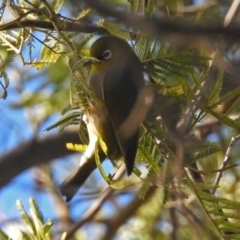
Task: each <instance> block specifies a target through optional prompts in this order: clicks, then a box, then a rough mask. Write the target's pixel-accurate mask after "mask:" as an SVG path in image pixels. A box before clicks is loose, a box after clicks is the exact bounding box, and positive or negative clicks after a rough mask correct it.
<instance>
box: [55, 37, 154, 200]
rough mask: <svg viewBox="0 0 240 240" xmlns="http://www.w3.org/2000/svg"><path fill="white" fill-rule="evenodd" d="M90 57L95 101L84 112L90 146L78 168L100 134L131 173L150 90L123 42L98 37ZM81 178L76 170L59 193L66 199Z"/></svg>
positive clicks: (111, 156) (91, 152)
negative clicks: (92, 59) (91, 59)
mask: <svg viewBox="0 0 240 240" xmlns="http://www.w3.org/2000/svg"><path fill="white" fill-rule="evenodd" d="M90 56H91V57H92V58H94V59H95V61H92V62H91V63H90V65H91V72H90V75H89V78H88V86H89V88H90V90H91V92H92V93H93V95H94V97H95V99H96V101H95V103H94V102H93V103H90V104H89V108H88V109H87V110H86V111H85V122H86V125H87V129H88V134H89V145H88V148H87V150H86V151H85V153H84V154H83V156H82V158H81V163H80V168H81V165H82V166H83V165H85V163H86V161H88V159H90V158H92V156H94V151H95V147H96V142H97V141H98V139H99V137H101V139H102V140H103V141H104V143H105V145H106V147H107V151H106V155H107V157H108V158H109V159H111V160H117V159H119V158H121V157H123V159H124V163H125V165H126V169H127V174H128V175H130V174H131V173H132V171H133V168H134V160H135V156H136V151H137V147H138V134H139V127H140V124H141V123H142V121H143V120H144V118H145V115H146V113H147V111H148V109H149V107H150V105H151V103H152V98H153V96H152V92H151V91H150V90H149V88H147V87H146V86H145V82H144V75H143V74H144V71H143V66H142V64H141V62H140V60H139V59H138V57H137V56H136V54H135V53H134V51H133V50H132V48H131V47H130V45H129V44H128V43H127V42H126V41H124V40H122V39H120V38H118V37H114V36H110V35H107V36H103V37H100V38H99V39H97V40H96V41H95V42H94V43H93V45H92V46H91V49H90ZM101 154H102V153H101ZM102 155H103V154H102ZM80 178H81V177H80V176H78V174H77V173H75V174H74V175H73V176H71V177H70V178H69V179H67V180H66V181H65V182H64V183H63V184H62V185H61V187H60V190H61V193H62V194H63V195H65V196H66V197H67V200H70V199H71V198H72V197H73V195H74V194H75V193H76V191H77V190H78V187H77V186H76V185H77V183H79V182H80ZM74 185H75V187H73V186H74ZM79 187H80V186H79Z"/></svg>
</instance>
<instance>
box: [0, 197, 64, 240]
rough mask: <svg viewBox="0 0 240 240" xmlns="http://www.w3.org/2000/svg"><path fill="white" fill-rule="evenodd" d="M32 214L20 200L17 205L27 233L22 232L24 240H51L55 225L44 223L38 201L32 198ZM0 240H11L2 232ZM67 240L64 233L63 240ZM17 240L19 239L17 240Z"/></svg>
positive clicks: (49, 222) (30, 202)
mask: <svg viewBox="0 0 240 240" xmlns="http://www.w3.org/2000/svg"><path fill="white" fill-rule="evenodd" d="M29 204H30V214H28V213H27V211H26V210H25V209H24V207H23V205H22V203H21V202H20V201H19V200H18V201H17V203H16V205H17V208H18V210H19V212H20V214H21V218H22V221H23V222H24V224H25V226H26V231H22V240H50V239H52V238H51V233H52V227H53V223H52V222H51V221H50V220H48V221H47V222H45V221H44V218H43V214H42V212H41V210H40V209H39V206H38V204H37V201H36V199H34V198H30V199H29ZM0 239H2V240H7V239H8V240H11V239H10V238H9V237H8V235H7V234H6V233H4V232H3V231H1V230H0ZM64 239H66V233H63V234H62V236H61V240H64ZM14 240H15V239H14ZM16 240H17V239H16Z"/></svg>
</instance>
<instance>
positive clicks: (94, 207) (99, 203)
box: [66, 165, 126, 240]
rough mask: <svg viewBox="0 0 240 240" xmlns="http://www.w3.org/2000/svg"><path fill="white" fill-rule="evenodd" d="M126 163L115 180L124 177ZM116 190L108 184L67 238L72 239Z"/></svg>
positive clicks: (68, 233)
mask: <svg viewBox="0 0 240 240" xmlns="http://www.w3.org/2000/svg"><path fill="white" fill-rule="evenodd" d="M125 170H126V169H125V165H122V166H121V167H120V168H119V170H118V171H117V173H116V174H115V176H114V178H113V179H114V180H118V179H120V178H121V177H122V175H123V174H124V172H125ZM114 191H115V189H113V188H112V187H111V186H106V187H105V188H104V189H103V190H102V191H101V195H100V197H99V198H98V199H96V201H95V202H93V203H92V205H91V206H90V207H89V208H88V209H87V211H86V212H85V214H84V215H83V216H82V218H81V219H80V220H79V221H78V222H76V223H75V224H74V225H73V226H72V227H71V228H70V229H69V230H68V232H67V238H66V240H68V239H71V238H72V236H73V234H74V233H75V232H76V231H77V230H78V229H79V228H80V227H81V226H83V225H84V224H85V223H86V222H88V221H90V220H91V219H92V218H93V217H94V216H95V215H96V214H97V213H98V211H99V210H100V209H101V206H102V205H103V203H104V202H105V201H106V200H108V199H109V197H110V196H111V195H112V194H113V192H114Z"/></svg>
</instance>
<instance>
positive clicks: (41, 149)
mask: <svg viewBox="0 0 240 240" xmlns="http://www.w3.org/2000/svg"><path fill="white" fill-rule="evenodd" d="M79 141H80V140H79V136H78V134H77V132H76V131H64V132H63V133H61V134H53V135H50V136H47V137H42V138H39V137H38V138H34V139H31V140H30V141H27V142H24V143H22V144H19V145H18V146H17V147H16V148H14V149H12V150H11V151H9V152H7V153H6V154H4V155H3V156H1V157H0V176H1V177H0V188H1V187H3V186H5V185H6V184H8V183H9V182H10V181H11V180H12V179H13V178H14V177H16V176H17V175H18V174H20V173H21V172H23V171H25V170H27V169H28V168H31V167H33V166H35V165H39V164H41V163H47V162H50V161H51V160H53V159H57V158H60V157H64V156H66V155H69V154H73V153H74V152H73V151H70V150H68V149H67V148H66V143H68V142H73V143H79Z"/></svg>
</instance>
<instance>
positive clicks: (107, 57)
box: [102, 50, 112, 59]
mask: <svg viewBox="0 0 240 240" xmlns="http://www.w3.org/2000/svg"><path fill="white" fill-rule="evenodd" d="M102 56H103V58H104V59H110V58H111V56H112V53H111V51H110V50H106V51H105V52H104V53H103V54H102Z"/></svg>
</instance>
